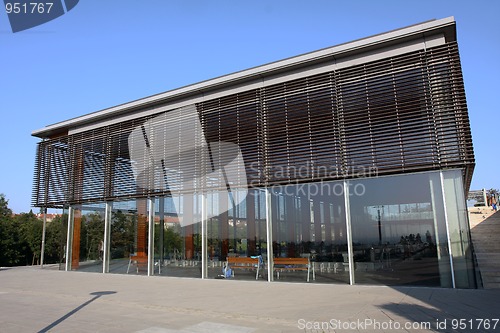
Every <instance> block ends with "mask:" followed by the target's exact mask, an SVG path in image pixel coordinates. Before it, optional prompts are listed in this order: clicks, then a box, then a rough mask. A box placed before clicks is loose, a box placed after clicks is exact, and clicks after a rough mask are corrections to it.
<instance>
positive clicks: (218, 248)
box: [207, 189, 267, 281]
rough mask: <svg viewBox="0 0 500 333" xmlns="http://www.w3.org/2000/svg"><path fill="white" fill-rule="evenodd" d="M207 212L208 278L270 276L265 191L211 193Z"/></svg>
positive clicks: (265, 277) (252, 278) (208, 196)
mask: <svg viewBox="0 0 500 333" xmlns="http://www.w3.org/2000/svg"><path fill="white" fill-rule="evenodd" d="M238 202H239V204H237V203H238ZM207 215H208V216H213V217H211V218H209V219H208V221H207V266H208V268H207V275H208V278H222V277H226V278H233V279H237V280H261V281H263V280H267V276H266V272H265V269H264V267H265V262H266V260H267V240H266V205H265V192H264V191H263V190H258V189H251V190H248V193H247V191H246V190H241V191H238V190H235V191H231V192H230V193H227V192H212V193H209V194H208V195H207Z"/></svg>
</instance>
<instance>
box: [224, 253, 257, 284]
mask: <svg viewBox="0 0 500 333" xmlns="http://www.w3.org/2000/svg"><path fill="white" fill-rule="evenodd" d="M261 265H262V263H261V262H260V258H259V257H227V264H226V267H229V268H231V269H232V270H234V269H251V270H256V271H257V272H256V273H255V280H258V279H259V270H260V266H261Z"/></svg>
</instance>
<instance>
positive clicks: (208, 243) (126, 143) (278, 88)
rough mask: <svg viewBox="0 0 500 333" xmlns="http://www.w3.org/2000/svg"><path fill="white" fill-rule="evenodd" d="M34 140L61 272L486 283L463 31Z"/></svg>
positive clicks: (430, 31) (351, 52) (123, 112)
mask: <svg viewBox="0 0 500 333" xmlns="http://www.w3.org/2000/svg"><path fill="white" fill-rule="evenodd" d="M33 135H34V136H36V137H39V138H40V139H41V141H40V142H39V143H38V146H37V152H36V165H35V177H34V187H33V205H34V206H36V207H42V208H62V209H64V211H65V214H66V215H65V216H66V217H67V221H68V232H67V240H66V243H67V244H66V257H65V269H66V270H82V271H94V272H102V273H121V274H147V275H161V276H178V277H198V278H217V277H221V276H224V275H227V276H231V277H230V278H234V279H249V280H250V279H251V280H257V281H275V283H277V282H279V281H285V282H306V281H309V282H310V283H340V284H383V285H416V286H417V285H421V286H438V287H439V286H440V287H453V288H455V287H456V288H475V287H476V281H475V272H474V264H473V256H472V250H471V243H470V237H469V234H470V231H469V223H468V217H467V211H466V197H467V192H468V189H469V184H470V181H471V177H472V172H473V169H474V153H473V147H472V139H471V133H470V126H469V119H468V111H467V104H466V99H465V92H464V84H463V79H462V72H461V65H460V59H459V52H458V47H457V42H456V28H455V21H454V19H453V18H445V19H441V20H433V21H428V22H424V23H421V24H417V25H414V26H410V27H406V28H402V29H398V30H395V31H390V32H387V33H383V34H379V35H375V36H372V37H368V38H364V39H361V40H356V41H353V42H349V43H345V44H341V45H337V46H333V47H329V48H326V49H322V50H319V51H315V52H311V53H308V54H304V55H300V56H297V57H293V58H289V59H284V60H281V61H277V62H274V63H270V64H267V65H263V66H259V67H255V68H251V69H248V70H244V71H241V72H237V73H234V74H230V75H226V76H223V77H219V78H215V79H212V80H208V81H204V82H200V83H197V84H193V85H190V86H186V87H183V88H179V89H175V90H172V91H168V92H165V93H161V94H158V95H154V96H150V97H146V98H143V99H140V100H136V101H132V102H129V103H125V104H122V105H118V106H115V107H111V108H109V109H105V110H101V111H98V112H94V113H90V114H87V115H84V116H81V117H78V118H74V119H69V120H66V121H62V122H60V123H57V124H54V125H49V126H46V127H44V128H42V129H40V130H36V131H34V132H33ZM225 267H229V268H231V270H232V274H230V272H228V270H227V269H225ZM256 283H258V282H256Z"/></svg>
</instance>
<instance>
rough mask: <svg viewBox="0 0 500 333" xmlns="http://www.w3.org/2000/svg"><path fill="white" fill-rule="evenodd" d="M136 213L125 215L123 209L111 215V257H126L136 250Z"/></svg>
mask: <svg viewBox="0 0 500 333" xmlns="http://www.w3.org/2000/svg"><path fill="white" fill-rule="evenodd" d="M134 220H135V215H125V214H123V212H122V211H121V210H119V211H117V212H113V214H112V217H111V259H116V258H125V257H128V256H129V255H130V253H131V252H133V251H134V235H135V226H134Z"/></svg>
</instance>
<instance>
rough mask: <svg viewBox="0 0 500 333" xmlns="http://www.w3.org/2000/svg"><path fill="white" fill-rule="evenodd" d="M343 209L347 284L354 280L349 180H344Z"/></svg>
mask: <svg viewBox="0 0 500 333" xmlns="http://www.w3.org/2000/svg"><path fill="white" fill-rule="evenodd" d="M344 205H345V206H344V209H345V223H346V233H347V255H348V257H349V284H350V285H353V284H354V283H355V280H354V262H353V261H354V257H353V248H352V230H351V206H350V202H349V182H347V181H344Z"/></svg>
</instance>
